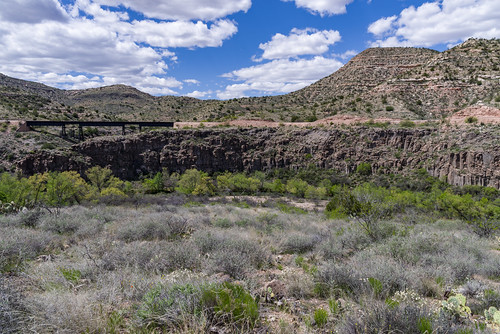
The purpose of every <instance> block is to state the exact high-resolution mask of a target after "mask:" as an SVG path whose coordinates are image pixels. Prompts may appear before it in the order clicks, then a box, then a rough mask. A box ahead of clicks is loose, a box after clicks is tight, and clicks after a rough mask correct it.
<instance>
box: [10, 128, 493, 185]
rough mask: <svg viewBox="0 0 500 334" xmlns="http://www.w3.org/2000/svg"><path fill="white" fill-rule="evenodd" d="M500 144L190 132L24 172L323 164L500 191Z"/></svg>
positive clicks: (483, 136) (399, 132) (303, 132)
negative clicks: (419, 172)
mask: <svg viewBox="0 0 500 334" xmlns="http://www.w3.org/2000/svg"><path fill="white" fill-rule="evenodd" d="M495 138H497V139H495ZM498 138H499V137H498V134H496V135H494V136H492V133H491V132H484V133H483V132H481V130H480V129H469V130H457V129H453V130H451V129H450V130H442V129H438V128H430V129H378V128H366V127H358V128H351V129H333V128H323V129H321V128H316V129H290V128H228V129H203V130H194V129H185V130H169V131H163V132H150V133H145V134H138V135H133V136H127V137H101V138H96V139H92V140H87V141H85V142H83V143H81V144H78V145H74V146H73V147H72V149H71V150H70V151H69V152H65V153H64V154H63V153H48V152H39V153H34V154H30V155H28V156H26V157H25V158H24V159H23V160H22V161H20V162H19V164H18V167H19V169H20V170H21V171H22V172H23V173H24V174H26V175H31V174H33V173H39V172H45V171H49V170H59V171H60V170H68V169H72V170H77V171H79V172H83V171H84V170H85V169H87V168H89V167H90V166H94V165H99V166H103V167H109V168H111V169H112V170H113V172H114V173H115V175H116V176H118V177H120V178H124V179H134V178H137V177H139V176H140V175H145V174H152V173H156V172H158V171H161V170H162V169H163V168H166V169H168V170H169V171H171V172H173V171H177V172H183V171H185V170H186V169H189V168H197V169H200V170H204V171H207V172H220V171H226V170H227V171H248V172H252V171H257V170H269V169H273V168H292V169H297V168H300V167H305V166H308V165H310V164H315V165H317V166H319V167H321V168H333V169H336V170H339V171H342V172H346V173H353V172H354V171H355V170H356V167H357V166H358V165H359V164H360V163H361V162H369V163H371V165H372V169H373V171H374V172H376V173H384V174H388V173H394V174H405V173H409V172H410V171H412V170H415V169H418V168H425V169H427V171H428V172H429V173H430V174H431V175H433V176H437V177H441V178H446V180H447V181H448V182H449V183H450V184H454V185H467V184H472V185H482V186H491V187H495V188H500V142H499V140H498Z"/></svg>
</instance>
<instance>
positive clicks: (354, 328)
mask: <svg viewBox="0 0 500 334" xmlns="http://www.w3.org/2000/svg"><path fill="white" fill-rule="evenodd" d="M356 313H357V312H352V311H351V312H349V313H348V314H346V316H345V318H344V319H343V320H342V322H341V323H340V326H338V328H337V330H338V333H343V334H356V333H364V334H379V333H405V334H424V333H425V330H427V331H428V330H429V329H431V328H432V325H430V324H429V322H430V321H431V320H430V319H432V313H431V312H430V311H429V310H427V309H426V308H424V307H419V306H416V305H406V304H404V305H397V306H392V307H391V306H388V305H386V304H385V303H382V302H375V301H367V302H365V303H364V307H363V312H362V314H363V315H362V316H360V314H361V313H360V312H358V314H356ZM424 319H425V320H424ZM422 330H424V331H422ZM430 333H433V331H432V330H431V331H430V332H428V333H427V334H430ZM439 333H441V332H439Z"/></svg>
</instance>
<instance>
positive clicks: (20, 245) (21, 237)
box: [0, 227, 54, 273]
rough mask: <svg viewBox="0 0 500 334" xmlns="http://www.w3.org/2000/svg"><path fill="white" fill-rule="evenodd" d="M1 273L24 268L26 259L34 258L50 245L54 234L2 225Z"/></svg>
mask: <svg viewBox="0 0 500 334" xmlns="http://www.w3.org/2000/svg"><path fill="white" fill-rule="evenodd" d="M0 235H1V236H2V238H1V241H0V273H2V272H15V271H17V270H19V269H22V267H23V265H24V261H25V260H32V259H34V258H35V257H36V256H38V255H40V254H41V253H42V252H43V251H45V250H46V249H47V248H48V246H49V245H50V243H51V241H52V240H53V239H54V236H53V235H52V234H50V233H47V232H42V231H35V230H28V229H20V228H13V227H9V228H3V227H0Z"/></svg>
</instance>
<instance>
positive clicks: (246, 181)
mask: <svg viewBox="0 0 500 334" xmlns="http://www.w3.org/2000/svg"><path fill="white" fill-rule="evenodd" d="M260 187H261V181H260V180H259V179H258V178H255V177H247V176H246V175H245V174H243V173H236V174H231V173H228V172H226V173H224V174H222V175H219V176H217V189H218V190H219V191H221V192H227V191H230V192H239V193H249V194H253V193H256V192H257V191H259V190H260Z"/></svg>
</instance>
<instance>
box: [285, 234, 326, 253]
mask: <svg viewBox="0 0 500 334" xmlns="http://www.w3.org/2000/svg"><path fill="white" fill-rule="evenodd" d="M320 241H321V237H320V236H319V235H306V234H303V233H299V232H294V233H291V234H288V235H287V236H286V237H285V238H284V240H283V242H281V247H280V248H281V251H282V252H283V253H290V254H294V253H296V254H302V253H306V252H310V251H312V250H314V247H315V246H316V245H317V244H318V243H319V242H320Z"/></svg>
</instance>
